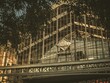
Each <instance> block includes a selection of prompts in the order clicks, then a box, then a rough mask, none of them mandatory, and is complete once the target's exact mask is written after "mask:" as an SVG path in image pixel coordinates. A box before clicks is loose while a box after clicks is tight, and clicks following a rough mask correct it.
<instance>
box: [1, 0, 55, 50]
mask: <svg viewBox="0 0 110 83" xmlns="http://www.w3.org/2000/svg"><path fill="white" fill-rule="evenodd" d="M53 1H54V0H0V44H6V43H7V40H9V41H10V42H11V43H12V46H13V47H15V48H16V47H17V44H18V43H19V38H20V36H19V35H20V33H21V34H25V33H29V34H32V35H33V36H34V35H35V34H36V32H37V30H38V29H39V27H40V26H41V25H43V24H44V22H46V21H47V19H48V18H49V15H50V12H51V3H52V2H53Z"/></svg>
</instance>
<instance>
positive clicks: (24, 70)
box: [0, 59, 110, 80]
mask: <svg viewBox="0 0 110 83" xmlns="http://www.w3.org/2000/svg"><path fill="white" fill-rule="evenodd" d="M0 71H1V74H0V77H2V78H4V77H7V78H8V79H10V78H11V79H12V78H13V79H12V80H15V79H16V78H17V80H18V79H20V80H21V79H29V78H33V77H36V78H37V77H52V76H68V75H69V76H70V75H72V76H76V75H80V76H82V75H109V76H110V59H102V60H91V61H77V62H63V63H51V64H43V63H42V64H41V63H39V64H32V65H31V64H30V65H22V66H21V65H16V66H7V67H0Z"/></svg>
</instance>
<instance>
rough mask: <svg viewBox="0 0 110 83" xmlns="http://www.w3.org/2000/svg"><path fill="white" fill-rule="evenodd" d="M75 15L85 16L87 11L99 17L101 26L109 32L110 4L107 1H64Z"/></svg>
mask: <svg viewBox="0 0 110 83" xmlns="http://www.w3.org/2000/svg"><path fill="white" fill-rule="evenodd" d="M65 1H68V2H69V5H70V6H71V9H72V10H73V11H74V12H75V13H76V14H85V13H87V12H88V10H90V11H92V12H93V14H94V15H97V16H98V17H99V20H100V21H101V24H102V25H103V26H104V27H105V28H106V29H108V30H109V27H110V24H109V23H110V4H109V2H110V1H109V0H65Z"/></svg>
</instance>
